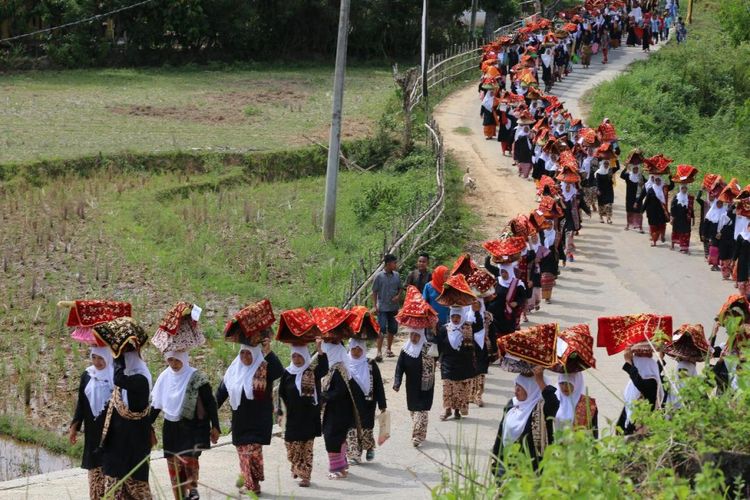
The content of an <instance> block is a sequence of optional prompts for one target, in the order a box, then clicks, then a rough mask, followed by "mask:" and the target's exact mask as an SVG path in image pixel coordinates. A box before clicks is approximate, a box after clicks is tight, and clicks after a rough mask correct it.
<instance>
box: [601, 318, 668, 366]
mask: <svg viewBox="0 0 750 500" xmlns="http://www.w3.org/2000/svg"><path fill="white" fill-rule="evenodd" d="M657 331H662V332H664V333H665V334H666V335H667V337H669V338H671V337H672V316H657V315H655V314H631V315H629V316H609V317H604V318H599V332H598V335H597V338H596V345H597V347H606V348H607V354H609V355H610V356H612V355H613V354H617V353H618V352H622V351H624V350H625V349H627V348H628V347H630V346H632V345H633V344H637V343H639V342H643V341H645V340H646V339H650V338H652V337H653V336H654V334H655V333H656V332H657Z"/></svg>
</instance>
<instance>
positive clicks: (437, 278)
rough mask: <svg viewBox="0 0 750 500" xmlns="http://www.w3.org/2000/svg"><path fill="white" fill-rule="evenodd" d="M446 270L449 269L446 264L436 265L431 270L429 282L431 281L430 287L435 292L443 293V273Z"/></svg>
mask: <svg viewBox="0 0 750 500" xmlns="http://www.w3.org/2000/svg"><path fill="white" fill-rule="evenodd" d="M448 271H450V269H448V266H437V267H436V268H435V269H433V270H432V281H430V283H432V288H434V289H435V291H436V292H437V293H443V285H444V284H445V274H446V273H447V272H448Z"/></svg>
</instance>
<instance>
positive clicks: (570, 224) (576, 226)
mask: <svg viewBox="0 0 750 500" xmlns="http://www.w3.org/2000/svg"><path fill="white" fill-rule="evenodd" d="M563 175H566V173H565V172H564V173H563ZM567 175H570V174H567ZM573 178H574V177H573V176H571V177H570V180H573ZM560 189H561V190H562V202H563V204H564V206H565V218H564V221H563V231H565V257H566V260H569V261H570V262H574V261H575V255H574V254H573V251H574V250H575V247H576V246H575V242H574V239H575V235H576V234H577V233H578V231H580V230H581V210H583V211H584V212H585V213H586V214H587V215H588V216H589V217H591V209H590V208H589V206H588V205H587V204H586V200H584V199H583V193H580V192H579V191H578V187H577V183H571V182H564V181H563V182H561V183H560ZM563 262H565V261H563Z"/></svg>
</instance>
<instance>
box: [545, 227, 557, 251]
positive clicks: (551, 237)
mask: <svg viewBox="0 0 750 500" xmlns="http://www.w3.org/2000/svg"><path fill="white" fill-rule="evenodd" d="M555 236H557V231H555V229H554V228H553V229H545V230H544V246H545V247H547V248H548V249H552V245H554V244H555Z"/></svg>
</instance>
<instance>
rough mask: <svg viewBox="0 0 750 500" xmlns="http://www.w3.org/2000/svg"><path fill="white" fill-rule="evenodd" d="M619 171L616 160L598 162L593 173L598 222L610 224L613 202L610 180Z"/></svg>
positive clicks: (612, 188)
mask: <svg viewBox="0 0 750 500" xmlns="http://www.w3.org/2000/svg"><path fill="white" fill-rule="evenodd" d="M619 169H620V166H619V165H617V164H616V160H614V159H612V160H607V159H601V160H599V168H598V169H597V171H596V172H595V173H594V178H595V179H596V190H597V191H596V202H597V205H598V212H599V222H601V223H602V224H603V223H604V222H605V219H606V222H607V224H612V204H613V203H614V202H615V190H614V187H613V186H614V185H613V181H612V178H613V176H614V175H615V173H617V171H618V170H619Z"/></svg>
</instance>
